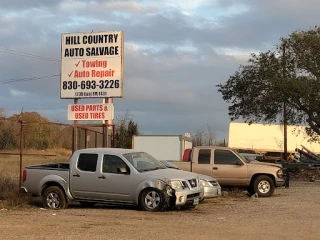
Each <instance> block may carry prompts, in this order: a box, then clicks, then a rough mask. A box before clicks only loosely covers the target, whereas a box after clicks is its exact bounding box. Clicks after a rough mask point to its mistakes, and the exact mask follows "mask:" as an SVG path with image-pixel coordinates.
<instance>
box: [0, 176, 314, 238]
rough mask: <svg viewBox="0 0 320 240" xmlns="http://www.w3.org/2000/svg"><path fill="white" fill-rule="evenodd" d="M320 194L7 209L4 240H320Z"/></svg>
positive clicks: (0, 220)
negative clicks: (184, 205)
mask: <svg viewBox="0 0 320 240" xmlns="http://www.w3.org/2000/svg"><path fill="white" fill-rule="evenodd" d="M319 189H320V183H317V182H291V184H290V188H287V189H285V188H280V189H277V190H276V192H275V194H274V196H272V197H271V198H250V197H247V196H244V195H243V196H242V194H239V195H240V196H237V197H236V196H231V194H229V195H227V196H224V197H221V198H218V199H213V200H206V201H205V202H203V203H201V204H200V205H198V206H197V207H196V208H195V209H191V210H177V211H168V212H161V213H149V212H143V211H140V210H137V209H134V208H132V207H131V208H130V207H129V208H128V207H127V208H125V209H119V208H115V207H106V206H103V207H102V206H98V207H93V208H83V207H80V206H79V205H77V204H75V205H71V206H70V207H69V208H68V209H65V210H61V211H52V210H43V209H41V207H40V206H34V207H33V208H30V209H24V210H4V209H2V210H1V211H0V239H2V240H3V239H19V240H20V239H39V240H40V239H108V240H112V239H221V240H223V239H228V240H233V239H237V240H241V239H246V240H249V239H255V240H257V239H263V240H264V239H270V240H271V239H272V240H274V239H281V240H285V239H290V240H292V239H308V240H310V239H320V191H319ZM0 207H1V205H0Z"/></svg>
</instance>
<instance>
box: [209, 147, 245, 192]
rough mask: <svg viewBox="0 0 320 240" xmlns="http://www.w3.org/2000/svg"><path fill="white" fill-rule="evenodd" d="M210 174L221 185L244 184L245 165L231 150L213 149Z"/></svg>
mask: <svg viewBox="0 0 320 240" xmlns="http://www.w3.org/2000/svg"><path fill="white" fill-rule="evenodd" d="M212 175H213V177H215V178H216V179H217V181H218V182H219V184H220V185H222V186H228V185H230V186H232V185H236V186H242V185H246V181H247V165H246V164H245V163H244V162H243V161H242V160H241V159H240V158H239V157H238V156H237V155H236V154H234V153H233V152H232V151H230V150H227V149H215V150H214V156H213V167H212Z"/></svg>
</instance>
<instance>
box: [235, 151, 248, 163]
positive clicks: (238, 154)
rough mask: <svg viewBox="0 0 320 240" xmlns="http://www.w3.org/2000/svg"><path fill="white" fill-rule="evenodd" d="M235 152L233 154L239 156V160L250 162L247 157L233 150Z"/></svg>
mask: <svg viewBox="0 0 320 240" xmlns="http://www.w3.org/2000/svg"><path fill="white" fill-rule="evenodd" d="M234 152H235V154H236V155H237V156H238V157H239V158H241V160H242V161H244V162H245V163H250V160H249V159H247V158H245V157H244V156H242V155H241V154H240V153H238V152H237V151H234Z"/></svg>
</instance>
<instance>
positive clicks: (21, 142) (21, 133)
mask: <svg viewBox="0 0 320 240" xmlns="http://www.w3.org/2000/svg"><path fill="white" fill-rule="evenodd" d="M19 122H20V176H19V187H21V184H22V175H23V170H22V158H23V121H22V120H20V121H19Z"/></svg>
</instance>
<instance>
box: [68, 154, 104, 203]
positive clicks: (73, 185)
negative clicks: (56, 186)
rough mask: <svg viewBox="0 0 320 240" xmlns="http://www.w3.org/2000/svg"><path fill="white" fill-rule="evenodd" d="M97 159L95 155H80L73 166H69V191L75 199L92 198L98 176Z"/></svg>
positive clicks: (97, 156)
mask: <svg viewBox="0 0 320 240" xmlns="http://www.w3.org/2000/svg"><path fill="white" fill-rule="evenodd" d="M98 158H99V155H98V154H97V153H80V154H79V157H78V159H77V160H76V162H75V163H74V165H71V166H70V191H71V193H72V195H73V196H74V197H75V198H84V199H85V198H88V199H92V198H94V196H95V193H94V192H95V189H94V185H95V182H96V181H97V179H98V177H99V176H100V175H99V172H98V170H97V163H98Z"/></svg>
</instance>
